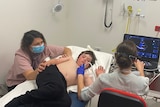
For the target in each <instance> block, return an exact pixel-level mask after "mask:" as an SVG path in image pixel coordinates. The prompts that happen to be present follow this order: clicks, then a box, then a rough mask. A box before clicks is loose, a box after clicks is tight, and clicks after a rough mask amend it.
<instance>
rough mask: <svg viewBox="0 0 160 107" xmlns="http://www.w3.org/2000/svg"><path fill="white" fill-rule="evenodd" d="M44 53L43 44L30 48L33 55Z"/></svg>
mask: <svg viewBox="0 0 160 107" xmlns="http://www.w3.org/2000/svg"><path fill="white" fill-rule="evenodd" d="M43 51H44V44H42V45H40V46H32V52H33V53H41V52H43Z"/></svg>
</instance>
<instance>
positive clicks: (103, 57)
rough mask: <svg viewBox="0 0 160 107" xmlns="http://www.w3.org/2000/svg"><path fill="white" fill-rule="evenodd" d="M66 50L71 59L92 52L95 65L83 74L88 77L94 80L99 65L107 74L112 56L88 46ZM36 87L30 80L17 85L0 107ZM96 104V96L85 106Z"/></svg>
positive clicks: (4, 97) (91, 106) (5, 97)
mask: <svg viewBox="0 0 160 107" xmlns="http://www.w3.org/2000/svg"><path fill="white" fill-rule="evenodd" d="M68 48H70V49H71V51H72V57H73V59H75V60H76V59H77V57H78V55H79V54H80V53H81V52H82V51H84V50H92V51H93V52H94V53H95V55H96V58H97V60H96V63H95V64H94V65H92V67H90V68H89V69H87V70H86V71H85V72H87V73H89V74H90V76H93V77H94V79H95V78H96V77H95V72H94V71H95V68H97V66H99V65H101V66H103V67H104V68H105V69H106V73H108V72H109V69H110V65H111V63H112V59H113V55H112V54H109V53H106V52H101V51H96V50H94V49H92V48H91V47H90V46H87V47H86V48H84V47H79V46H68ZM36 88H37V85H36V83H35V80H30V81H25V82H23V83H21V84H19V85H18V86H17V87H15V89H13V90H12V91H10V92H8V93H7V94H6V95H4V96H3V97H1V98H0V107H4V105H5V104H6V103H8V102H9V101H10V100H12V99H13V98H14V97H17V96H19V95H22V94H25V93H26V91H30V90H32V89H36ZM67 90H68V91H75V92H76V91H77V86H76V85H75V86H70V87H68V88H67ZM97 102H98V95H97V96H95V97H94V98H93V99H92V100H91V101H90V102H89V103H88V105H86V106H87V107H97Z"/></svg>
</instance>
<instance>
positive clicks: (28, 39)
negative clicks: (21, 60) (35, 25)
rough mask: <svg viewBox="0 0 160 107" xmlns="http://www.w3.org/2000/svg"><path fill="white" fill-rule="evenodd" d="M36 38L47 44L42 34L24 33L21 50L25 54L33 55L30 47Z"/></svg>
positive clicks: (34, 32)
mask: <svg viewBox="0 0 160 107" xmlns="http://www.w3.org/2000/svg"><path fill="white" fill-rule="evenodd" d="M35 38H41V39H42V40H43V42H44V44H46V40H45V38H44V36H43V34H42V33H40V32H38V31H36V30H30V31H28V32H26V33H24V36H23V38H22V40H21V49H22V50H23V51H24V52H26V53H28V54H31V52H30V49H29V47H30V45H31V44H32V42H33V41H34V39H35Z"/></svg>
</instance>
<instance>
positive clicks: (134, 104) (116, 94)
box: [98, 88, 147, 107]
mask: <svg viewBox="0 0 160 107" xmlns="http://www.w3.org/2000/svg"><path fill="white" fill-rule="evenodd" d="M98 107H147V105H146V102H145V101H144V99H143V98H142V97H140V96H138V95H136V94H133V93H130V92H126V91H122V90H118V89H114V88H105V89H103V90H102V91H101V93H100V96H99V99H98Z"/></svg>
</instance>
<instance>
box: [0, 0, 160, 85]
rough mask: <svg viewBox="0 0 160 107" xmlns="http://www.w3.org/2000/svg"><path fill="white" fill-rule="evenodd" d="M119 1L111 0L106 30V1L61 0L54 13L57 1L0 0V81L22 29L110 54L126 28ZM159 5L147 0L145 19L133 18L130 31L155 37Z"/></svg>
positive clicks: (54, 40)
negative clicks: (109, 26) (108, 24)
mask: <svg viewBox="0 0 160 107" xmlns="http://www.w3.org/2000/svg"><path fill="white" fill-rule="evenodd" d="M122 1H123V0H113V25H112V29H106V28H105V27H104V24H103V23H104V22H103V20H104V10H105V2H106V0H61V2H62V3H63V5H64V7H63V9H62V11H61V12H59V13H56V14H53V13H52V7H53V6H54V5H55V4H56V3H57V2H58V0H0V28H1V29H0V37H1V42H0V46H1V48H0V49H1V51H0V60H1V62H0V73H1V75H0V84H2V83H4V78H5V75H6V73H7V72H8V69H9V68H10V66H11V64H12V63H13V58H14V52H15V51H16V50H17V49H18V48H19V46H20V40H21V38H22V36H23V34H24V32H26V31H28V30H30V29H36V30H39V31H41V32H42V33H43V34H44V35H45V37H46V40H47V42H48V43H49V44H50V43H53V44H57V45H78V46H83V47H86V46H87V45H88V44H89V45H91V46H92V47H100V48H101V50H102V51H105V52H109V53H112V49H114V48H115V47H116V46H117V45H118V44H119V43H120V42H121V41H122V38H123V34H124V33H125V29H126V27H125V26H126V21H127V17H126V16H122V15H120V12H121V8H122V7H121V6H122ZM159 5H160V0H157V1H156V0H146V5H145V7H146V8H145V12H146V13H145V18H143V19H141V20H140V21H139V27H138V25H137V24H136V20H135V19H134V18H132V19H133V20H132V23H131V29H130V32H129V33H137V34H142V35H148V36H155V35H156V32H155V31H154V26H155V25H160V21H159V19H160V18H159V17H160V14H159V10H160V6H159ZM137 28H139V29H137Z"/></svg>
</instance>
